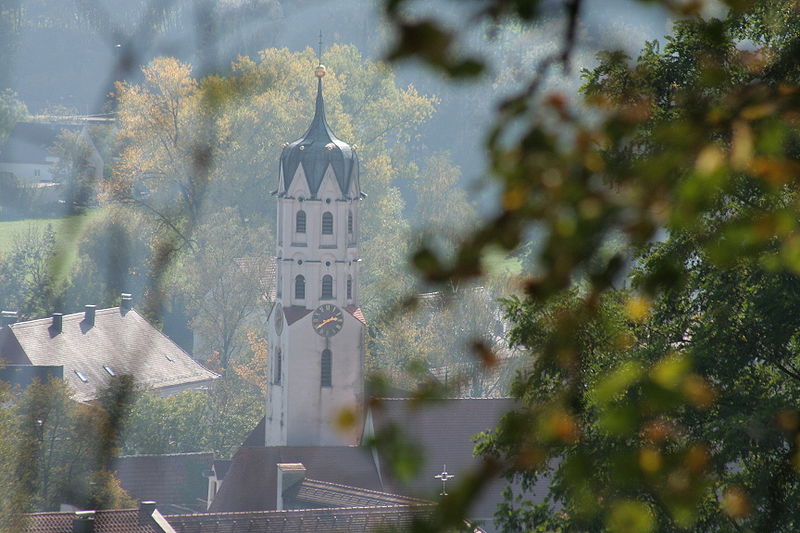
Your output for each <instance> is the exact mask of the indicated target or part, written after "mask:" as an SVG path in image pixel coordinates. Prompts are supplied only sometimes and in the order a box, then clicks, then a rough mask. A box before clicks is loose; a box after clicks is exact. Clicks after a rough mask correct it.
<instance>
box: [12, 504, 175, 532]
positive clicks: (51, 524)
mask: <svg viewBox="0 0 800 533" xmlns="http://www.w3.org/2000/svg"><path fill="white" fill-rule="evenodd" d="M153 515H154V517H155V516H156V515H157V520H160V521H163V520H164V518H163V517H162V516H161V514H160V513H158V511H155V512H154V513H153ZM75 516H76V515H75V513H70V512H65V513H32V514H30V515H28V525H27V527H26V528H25V533H72V520H73V519H74V518H75ZM157 520H153V519H152V518H151V519H146V520H143V521H142V523H139V510H138V509H119V510H110V511H95V513H94V533H165V532H166V533H171V531H170V529H169V527H168V526H167V527H166V528H164V527H161V526H160V525H159V524H158V522H157Z"/></svg>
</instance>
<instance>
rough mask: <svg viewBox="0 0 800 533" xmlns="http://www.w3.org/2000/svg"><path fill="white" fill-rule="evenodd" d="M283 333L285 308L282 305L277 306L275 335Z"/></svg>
mask: <svg viewBox="0 0 800 533" xmlns="http://www.w3.org/2000/svg"><path fill="white" fill-rule="evenodd" d="M282 331H283V307H281V304H278V305H276V306H275V333H277V334H278V335H280V334H281V332H282Z"/></svg>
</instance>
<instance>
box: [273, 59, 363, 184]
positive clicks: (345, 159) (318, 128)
mask: <svg viewBox="0 0 800 533" xmlns="http://www.w3.org/2000/svg"><path fill="white" fill-rule="evenodd" d="M325 74H326V68H325V66H324V65H321V64H320V65H318V66H317V68H315V69H314V75H315V76H316V77H317V99H316V104H315V107H314V118H313V119H312V120H311V125H310V126H309V127H308V129H307V130H306V132H305V133H304V134H303V136H302V137H300V138H299V139H297V140H296V141H294V142H292V143H289V144H288V145H286V146H285V147H284V149H283V152H282V153H281V172H282V175H283V180H282V181H281V183H282V186H279V189H278V194H279V195H281V194H286V192H287V191H288V190H289V188H290V187H291V184H292V181H293V180H294V179H295V178H296V176H297V173H298V168H299V167H301V166H302V170H303V174H305V178H306V181H307V183H308V189H309V191H310V192H311V197H312V198H316V196H317V192H318V191H319V186H320V184H321V183H322V178H323V177H324V175H325V171H326V170H327V169H328V167H329V166H330V167H332V168H333V172H334V174H335V176H336V181H337V182H338V184H339V189H340V191H341V193H342V196H343V197H344V198H345V199H351V198H357V197H358V196H359V195H360V194H361V191H360V189H359V187H358V157H357V156H356V152H355V150H354V149H353V147H352V146H350V145H349V144H347V143H346V142H344V141H342V140H340V139H339V138H337V137H336V135H335V134H334V133H333V130H331V127H330V126H329V125H328V120H327V118H326V117H325V99H324V97H323V94H322V85H323V83H322V78H324V77H325ZM354 180H355V183H354ZM352 185H355V187H352ZM351 193H354V194H351Z"/></svg>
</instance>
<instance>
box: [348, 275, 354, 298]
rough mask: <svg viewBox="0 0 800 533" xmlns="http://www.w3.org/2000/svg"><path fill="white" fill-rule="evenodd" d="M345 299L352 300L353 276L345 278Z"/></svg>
mask: <svg viewBox="0 0 800 533" xmlns="http://www.w3.org/2000/svg"><path fill="white" fill-rule="evenodd" d="M347 299H348V300H352V299H353V276H350V275H348V276H347Z"/></svg>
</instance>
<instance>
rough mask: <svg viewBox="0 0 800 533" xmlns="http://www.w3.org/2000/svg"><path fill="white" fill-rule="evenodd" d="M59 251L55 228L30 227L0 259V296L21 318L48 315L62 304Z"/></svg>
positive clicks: (62, 285)
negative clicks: (57, 269)
mask: <svg viewBox="0 0 800 533" xmlns="http://www.w3.org/2000/svg"><path fill="white" fill-rule="evenodd" d="M57 253H58V250H57V248H56V236H55V232H54V231H53V228H52V227H51V226H49V225H48V226H47V227H46V228H44V229H41V230H38V229H36V228H34V227H33V226H30V227H29V228H28V229H27V230H26V231H25V232H24V233H21V234H19V235H17V236H16V237H15V238H14V240H13V244H12V249H11V251H10V252H9V253H8V255H7V256H5V257H3V258H2V260H1V261H0V298H2V300H3V305H4V307H5V308H6V309H11V310H16V311H17V313H18V316H19V318H21V319H23V320H27V319H29V318H32V317H36V316H41V315H47V314H49V313H51V312H53V310H54V309H59V308H60V307H61V305H60V304H61V302H62V301H63V297H64V283H63V281H62V280H61V279H60V278H59V277H58V276H57V273H56V270H55V268H56V267H57V265H58V262H57V260H56V258H57Z"/></svg>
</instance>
